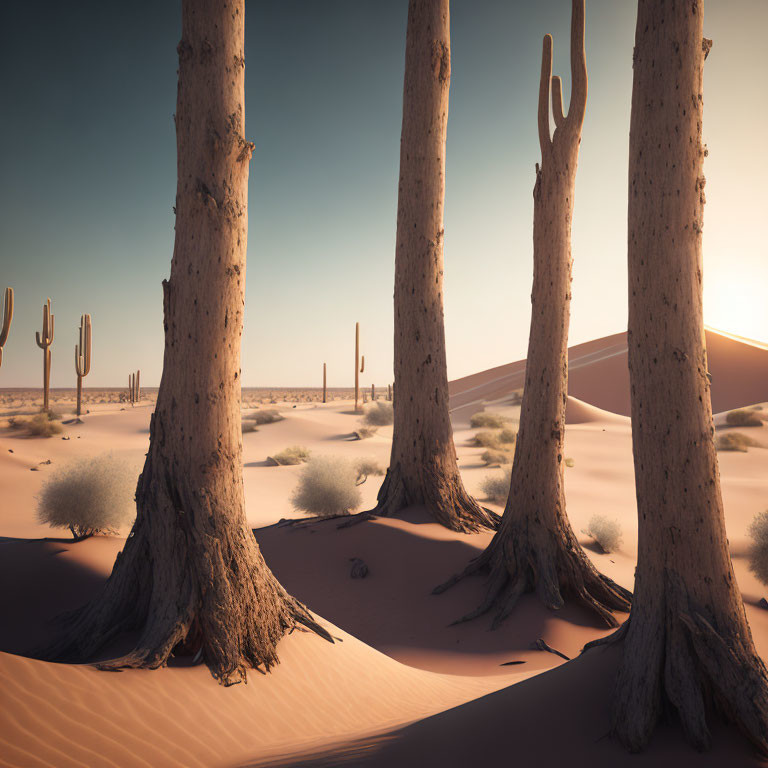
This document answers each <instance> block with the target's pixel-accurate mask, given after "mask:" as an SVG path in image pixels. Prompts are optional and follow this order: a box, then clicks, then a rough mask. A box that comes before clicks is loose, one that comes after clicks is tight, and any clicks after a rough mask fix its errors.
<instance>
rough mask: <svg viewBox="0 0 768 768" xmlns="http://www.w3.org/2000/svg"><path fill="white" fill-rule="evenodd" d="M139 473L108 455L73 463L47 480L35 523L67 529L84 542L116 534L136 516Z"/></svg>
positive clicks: (66, 465)
mask: <svg viewBox="0 0 768 768" xmlns="http://www.w3.org/2000/svg"><path fill="white" fill-rule="evenodd" d="M138 475H139V473H138V470H137V469H135V468H134V467H132V466H131V465H130V464H128V463H127V462H125V461H122V460H120V459H116V458H115V457H114V456H113V455H112V454H111V453H108V454H104V455H102V456H96V457H91V458H84V459H75V460H74V461H71V462H69V463H68V464H65V465H64V466H62V467H61V468H60V469H59V470H58V471H56V472H55V473H54V474H52V475H51V477H50V478H49V479H48V480H46V482H45V483H44V484H43V487H42V489H41V491H40V495H39V496H38V497H37V519H38V521H39V522H41V523H47V524H48V525H52V526H53V527H54V528H69V530H70V531H72V536H73V537H74V538H75V539H76V540H79V539H83V538H86V537H87V536H92V535H93V534H94V533H104V532H109V533H115V532H117V530H118V529H119V528H120V527H121V526H123V525H126V524H128V523H130V522H131V520H132V519H133V517H134V516H135V514H136V504H135V501H134V498H135V494H136V482H137V479H138Z"/></svg>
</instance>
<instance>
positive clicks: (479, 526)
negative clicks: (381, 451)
mask: <svg viewBox="0 0 768 768" xmlns="http://www.w3.org/2000/svg"><path fill="white" fill-rule="evenodd" d="M409 485H413V483H411V484H409V483H408V482H407V481H406V479H405V478H404V476H403V473H402V470H401V469H400V467H399V465H398V466H396V467H395V468H394V469H393V468H392V467H390V468H389V469H388V470H387V474H386V477H385V478H384V482H383V483H382V484H381V488H380V489H379V494H378V497H377V503H376V506H375V507H374V508H373V509H371V510H368V511H367V512H361V513H360V514H359V515H356V516H355V517H359V518H360V519H359V522H364V521H365V520H370V519H372V518H374V517H392V516H393V515H396V514H397V513H398V512H400V511H401V510H403V509H405V508H406V507H410V506H414V505H416V504H423V505H424V506H425V507H426V508H427V510H428V511H429V513H430V514H431V515H432V517H433V518H434V519H435V522H436V523H439V524H440V525H443V526H445V527H446V528H450V530H452V531H458V532H459V533H477V532H478V531H481V530H483V529H484V528H490V529H491V530H494V531H495V530H497V529H498V527H499V524H500V523H501V516H500V515H497V514H496V513H495V512H493V511H492V510H490V509H486V508H485V507H481V506H480V505H479V504H478V503H477V502H476V501H475V500H474V499H473V498H472V497H471V496H470V495H469V494H468V493H467V492H466V490H465V489H464V484H463V483H462V482H461V477H460V476H459V475H458V470H457V471H456V476H454V477H449V476H447V475H446V474H445V473H443V472H441V471H439V470H438V469H436V468H435V467H429V466H425V467H423V468H422V471H421V472H420V474H419V478H418V486H419V487H418V492H417V493H414V492H413V490H410V491H409ZM348 524H349V525H354V524H355V521H353V520H350V521H349V523H348ZM340 527H347V526H346V525H344V526H340Z"/></svg>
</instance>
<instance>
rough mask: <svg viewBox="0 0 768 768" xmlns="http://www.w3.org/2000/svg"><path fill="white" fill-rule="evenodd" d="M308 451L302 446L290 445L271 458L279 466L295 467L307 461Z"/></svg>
mask: <svg viewBox="0 0 768 768" xmlns="http://www.w3.org/2000/svg"><path fill="white" fill-rule="evenodd" d="M309 456H310V451H309V449H308V448H305V447H304V446H303V445H292V446H291V447H290V448H285V449H284V450H282V451H280V453H276V454H275V455H274V456H273V457H272V458H273V459H274V460H275V461H276V462H277V463H278V464H280V465H281V466H286V465H287V466H295V465H296V464H303V463H304V462H306V461H309Z"/></svg>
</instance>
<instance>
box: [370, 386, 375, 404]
mask: <svg viewBox="0 0 768 768" xmlns="http://www.w3.org/2000/svg"><path fill="white" fill-rule="evenodd" d="M375 399H376V385H375V384H371V402H373V401H374V400H375Z"/></svg>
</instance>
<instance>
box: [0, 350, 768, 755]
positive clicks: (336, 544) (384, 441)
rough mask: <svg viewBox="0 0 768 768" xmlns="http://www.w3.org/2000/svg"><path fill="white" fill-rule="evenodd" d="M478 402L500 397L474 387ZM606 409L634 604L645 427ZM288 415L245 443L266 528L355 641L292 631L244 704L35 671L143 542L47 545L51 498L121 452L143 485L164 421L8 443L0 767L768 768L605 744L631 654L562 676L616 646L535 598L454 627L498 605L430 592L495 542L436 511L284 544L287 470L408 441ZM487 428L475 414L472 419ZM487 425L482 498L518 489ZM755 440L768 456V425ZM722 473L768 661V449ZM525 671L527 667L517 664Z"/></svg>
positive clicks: (117, 416)
mask: <svg viewBox="0 0 768 768" xmlns="http://www.w3.org/2000/svg"><path fill="white" fill-rule="evenodd" d="M727 341H728V343H730V342H731V340H727ZM601 350H602V351H601ZM605 351H606V350H605V345H604V344H603V343H602V340H601V342H600V343H599V344H598V343H595V348H593V349H591V350H588V351H587V353H585V355H584V356H582V357H581V358H580V359H581V360H582V361H589V362H587V363H585V365H584V368H586V369H589V368H590V367H592V366H595V365H602V364H603V363H604V362H605V361H606V359H607V360H613V359H619V358H620V357H621V355H614V357H613V358H606V357H605V355H604V352H605ZM614 351H615V350H614ZM611 354H613V352H611ZM596 360H599V361H600V362H595V361H596ZM584 368H582V369H581V370H584ZM481 378H482V375H481ZM598 378H599V377H598ZM473 386H481V387H482V386H485V385H484V384H483V383H482V381H481V382H480V384H479V385H478V384H477V380H476V383H475V384H474V385H473ZM494 386H495V385H494ZM505 386H506V385H505ZM601 386H603V384H602V383H601ZM477 391H478V390H475V394H476V393H477ZM510 391H511V390H509V389H505V388H504V387H502V388H501V389H497V390H494V391H493V394H498V395H499V397H498V398H497V399H496V400H492V401H489V400H488V399H485V400H483V401H482V405H487V407H489V408H490V409H493V410H500V411H502V412H504V413H506V414H507V415H509V416H510V417H511V418H512V419H513V420H514V418H516V417H517V414H518V412H519V408H517V406H515V405H513V404H512V398H511V397H510ZM593 394H594V395H599V394H600V392H599V391H598V392H595V393H591V392H590V393H587V395H588V397H585V398H583V399H582V398H576V397H573V396H572V397H570V398H569V401H568V426H567V429H566V455H567V456H568V457H569V458H571V459H572V462H570V465H569V466H568V467H567V468H566V470H565V472H566V493H567V499H568V513H569V517H570V519H571V522H572V525H573V527H574V530H575V531H576V532H577V534H578V535H579V538H580V540H581V542H582V544H583V545H584V546H585V548H586V550H587V552H588V554H589V556H590V557H591V558H593V560H594V561H595V562H596V563H597V565H598V567H599V568H600V569H601V570H602V571H603V572H605V573H607V574H608V575H610V576H611V577H612V578H614V579H616V580H618V581H620V582H622V583H624V584H626V585H628V586H629V585H631V583H632V579H633V572H634V567H635V551H636V546H637V522H636V519H635V518H636V512H635V502H634V477H633V465H632V447H631V426H630V422H629V419H627V418H625V417H624V416H621V415H616V414H615V413H612V412H609V411H607V410H604V409H602V408H600V407H598V406H596V405H593V403H594V402H595V401H598V400H599V397H596V396H593ZM472 396H473V397H474V395H472ZM762 399H763V400H765V398H762ZM294 404H295V405H297V407H296V408H293V405H294ZM742 404H745V403H742ZM279 409H280V410H281V412H282V413H283V414H284V415H285V419H284V420H282V421H280V422H277V423H274V424H269V425H265V426H262V427H261V428H260V429H259V431H258V432H253V433H247V434H245V435H244V463H245V469H244V475H245V482H246V505H247V515H248V519H249V521H250V523H251V525H252V526H253V527H254V528H255V529H256V530H255V535H256V537H257V539H258V540H259V542H260V544H261V547H262V549H263V551H264V554H265V557H266V559H267V562H268V563H269V565H270V566H271V567H272V568H273V569H274V571H275V572H276V574H277V575H278V577H279V579H280V580H281V581H282V582H283V583H284V584H285V585H286V587H287V588H288V589H289V590H290V591H291V592H293V593H294V594H296V595H297V596H298V597H299V598H300V599H302V600H303V601H305V602H306V603H307V605H309V607H310V608H311V609H312V610H313V611H314V612H315V613H316V614H317V615H318V616H320V617H322V620H324V621H326V622H327V623H328V624H329V625H330V626H333V633H334V634H335V635H336V636H338V637H340V638H343V642H341V643H336V644H334V645H331V644H329V643H326V642H325V641H322V640H320V639H319V638H317V637H315V636H312V635H308V634H306V633H294V634H293V635H291V636H289V637H287V638H285V640H284V641H283V642H282V643H281V645H280V649H279V653H280V658H281V664H280V665H279V667H278V668H276V669H275V671H274V672H272V673H270V674H269V675H268V676H261V675H258V674H257V673H253V674H252V675H251V676H250V678H249V682H248V685H247V686H235V687H234V688H231V689H224V688H222V687H220V686H218V685H217V684H216V682H215V681H214V680H213V679H212V678H211V677H210V675H209V673H208V671H207V670H206V669H205V668H204V667H195V668H188V667H171V668H167V669H163V670H159V671H156V672H145V671H129V672H123V673H121V674H109V673H103V672H97V671H95V670H94V669H92V668H90V667H87V666H72V665H54V664H48V663H45V662H41V661H36V660H33V659H30V658H25V657H24V656H23V654H24V653H27V652H29V650H30V649H31V648H33V647H35V646H37V645H39V644H40V643H41V642H42V641H43V640H44V638H45V637H46V636H47V634H48V633H49V632H50V627H49V625H48V623H47V621H48V619H49V618H50V617H51V616H53V615H55V614H56V613H58V612H59V611H61V610H63V609H66V608H68V607H74V606H76V605H77V604H79V603H81V602H82V601H84V600H86V599H88V598H89V597H90V596H91V595H94V594H96V593H97V591H98V589H99V588H100V586H101V584H103V582H104V579H105V578H106V577H107V575H108V573H109V571H110V568H111V566H112V562H113V561H114V557H115V555H116V553H117V552H118V551H119V549H120V548H121V547H122V543H123V540H122V539H121V538H118V537H95V538H93V539H89V540H87V541H85V542H81V543H78V544H73V543H72V542H71V540H68V538H67V537H66V536H65V535H63V534H62V533H61V532H57V531H53V530H51V529H49V528H48V527H46V526H41V525H39V524H38V523H37V522H36V521H35V516H34V508H35V501H34V497H35V494H36V493H37V491H38V490H39V487H40V484H41V483H42V481H43V479H44V478H45V477H46V476H47V475H48V474H49V473H50V472H51V471H53V470H55V469H56V467H57V466H60V465H61V464H63V463H64V462H65V461H66V460H67V459H68V458H70V457H74V456H88V455H94V454H98V453H102V452H105V451H107V450H113V451H116V452H118V453H119V454H120V455H122V456H124V457H126V458H127V459H129V460H131V461H133V462H135V465H136V467H137V472H138V468H139V467H140V465H141V461H142V459H143V455H144V453H145V452H146V450H147V445H148V437H149V436H148V425H149V416H150V407H149V406H142V407H138V408H132V409H127V410H122V411H121V410H119V406H113V407H112V409H110V408H109V407H106V406H105V407H104V408H103V409H100V410H99V411H98V412H94V413H92V414H89V416H88V417H87V419H86V421H85V423H84V424H82V425H71V426H67V427H66V431H65V434H64V437H69V438H70V439H69V440H61V439H60V438H59V437H55V438H52V439H48V440H45V439H31V438H24V437H21V436H20V435H18V434H17V433H12V432H8V431H0V489H2V503H0V584H2V586H3V589H2V590H0V617H2V621H0V676H1V677H2V679H3V688H2V691H3V705H4V706H3V712H2V715H0V765H5V766H37V765H49V766H51V765H52V766H121V767H122V766H134V765H136V766H139V765H141V766H153V768H154V767H156V766H160V767H164V766H179V765H185V766H187V765H188V766H198V765H199V766H203V765H205V766H234V765H256V764H274V765H297V764H302V763H301V761H305V762H306V764H307V765H339V764H349V765H375V766H385V765H386V766H389V765H398V766H399V765H403V766H408V765H426V766H432V765H440V766H464V765H470V764H477V763H478V762H480V763H485V764H488V765H494V764H499V763H502V762H503V763H506V762H509V761H515V762H516V763H518V764H520V765H526V766H527V765H542V766H549V765H590V766H623V765H624V764H627V765H633V766H634V765H640V766H649V767H650V766H654V767H655V766H665V765H670V766H671V765H672V764H673V763H674V764H679V763H680V762H682V761H686V763H690V764H691V765H695V766H699V765H701V766H715V765H729V766H731V765H736V766H739V765H744V766H755V765H760V764H761V763H759V762H758V761H756V760H754V759H753V758H752V757H751V756H750V754H749V749H748V747H746V746H745V745H744V743H743V742H742V741H741V740H740V738H739V737H738V736H737V735H735V734H733V733H732V732H731V731H729V730H728V729H727V728H724V727H719V726H718V727H717V728H716V730H715V743H714V750H713V752H711V753H709V754H707V755H703V756H699V755H696V754H695V753H693V752H692V751H691V750H690V749H689V748H688V747H687V746H686V745H685V743H684V742H683V740H682V737H681V736H680V734H679V732H678V731H676V730H672V729H665V728H662V729H661V730H660V732H659V734H658V736H657V737H656V738H655V739H654V741H653V743H652V744H651V747H650V749H649V751H648V752H647V753H646V754H644V755H641V756H627V755H626V754H625V753H624V752H623V751H622V750H621V749H620V748H619V747H618V746H617V745H616V744H615V743H613V742H612V741H611V740H610V739H607V738H603V737H604V736H605V733H606V732H607V727H608V726H607V723H608V712H609V706H610V698H609V694H610V690H611V685H612V682H611V681H612V676H613V674H614V670H615V665H616V663H617V659H616V658H615V654H613V655H611V653H607V654H602V653H598V652H595V653H591V654H588V655H586V656H585V657H579V658H576V659H575V660H574V661H571V662H568V663H564V662H563V661H562V659H560V658H559V657H557V656H554V655H552V654H549V653H544V652H541V651H532V650H531V649H530V643H531V642H532V641H533V640H536V639H538V638H539V637H542V638H544V639H545V640H546V641H547V642H548V643H549V644H550V645H552V646H553V647H555V648H558V649H559V650H561V651H563V652H564V653H566V655H568V656H576V655H577V654H578V652H579V650H580V648H581V646H582V645H583V643H584V642H586V641H587V640H589V639H592V638H594V637H598V636H600V635H602V634H604V633H605V632H606V629H605V628H603V627H600V626H598V625H596V624H595V622H594V619H593V618H592V617H591V616H588V615H586V614H584V613H583V612H582V611H580V610H577V609H573V608H566V609H565V610H563V611H561V612H558V613H552V612H549V611H547V610H546V609H543V608H542V607H541V605H540V604H539V603H538V601H537V600H536V599H534V598H532V597H528V598H525V599H524V600H523V601H522V603H521V605H520V606H519V609H518V610H517V612H516V613H515V615H514V616H513V617H512V618H511V619H510V620H509V621H508V622H507V623H506V624H505V625H504V626H503V627H502V628H501V629H500V630H498V631H497V632H489V631H488V624H489V621H488V620H486V619H485V618H481V619H479V620H477V621H474V622H471V623H468V624H463V625H459V626H454V627H449V626H448V624H449V623H450V622H451V621H452V620H453V619H455V618H457V617H458V616H460V615H462V614H463V613H466V612H467V611H469V610H471V609H472V608H474V607H475V606H476V605H477V604H478V603H479V602H480V601H481V600H482V597H483V595H484V591H485V586H486V585H485V584H484V581H483V579H481V578H472V579H468V580H466V581H465V582H462V583H461V584H459V585H457V586H456V587H455V588H454V589H452V590H450V591H449V592H447V593H445V594H443V595H440V596H434V595H432V594H431V589H432V587H433V586H434V585H435V584H437V583H439V582H441V581H443V580H444V579H445V578H447V577H448V576H450V575H451V574H452V573H454V572H455V571H457V570H459V569H461V568H462V567H463V566H464V565H466V563H467V562H468V561H469V559H470V558H471V557H473V556H474V555H475V554H477V553H479V552H480V551H481V550H482V548H483V547H484V546H486V544H487V543H488V541H489V539H490V533H481V534H475V535H462V534H456V533H452V532H450V531H447V530H446V529H443V528H441V527H439V526H437V525H435V524H433V523H431V522H430V521H429V519H428V518H427V517H426V516H425V513H424V511H423V510H419V509H412V510H410V511H409V512H407V513H405V514H403V515H402V516H401V517H400V518H399V519H391V520H376V521H371V522H368V523H364V524H361V525H359V526H355V527H352V528H349V529H345V530H341V531H339V530H337V529H336V528H335V526H334V524H333V523H332V522H327V523H322V524H317V525H309V526H304V525H301V526H290V525H285V524H283V525H278V524H277V523H278V521H279V520H281V519H283V518H301V517H302V516H301V515H299V514H297V513H296V511H295V510H294V509H293V508H292V506H291V503H290V494H291V492H292V489H293V487H294V485H295V482H296V479H297V474H298V472H299V471H300V467H269V466H266V462H265V460H266V457H267V456H269V455H272V454H274V453H276V452H278V451H279V450H281V449H282V448H285V447H287V446H289V445H292V444H301V445H305V446H306V447H308V448H309V449H310V450H311V451H313V452H315V453H333V454H337V455H342V456H346V457H347V458H350V459H353V458H356V457H361V456H368V457H373V458H375V459H376V460H378V461H380V462H381V464H382V465H383V466H385V465H386V463H387V461H388V458H389V449H390V440H391V434H392V430H391V427H384V428H381V429H380V430H379V432H378V434H377V435H376V436H375V437H374V438H371V439H369V440H352V439H350V438H351V433H352V432H353V430H354V429H355V428H356V427H357V425H358V424H359V418H358V417H357V416H355V415H350V414H349V413H348V411H349V410H350V404H349V403H348V402H347V403H343V402H336V403H328V404H326V405H322V404H315V403H301V404H296V403H291V404H280V405H279ZM475 410H479V407H478V405H477V404H476V403H473V401H472V400H471V399H469V400H467V402H466V403H465V411H467V412H470V413H471V412H474V411H475ZM467 420H468V416H466V417H465V418H457V419H456V427H457V430H456V432H455V441H456V446H457V452H458V456H459V463H460V467H461V469H462V474H463V477H464V480H465V483H466V484H467V487H468V488H469V490H470V491H471V492H472V493H475V494H478V495H481V494H480V486H481V483H482V481H483V479H484V478H485V477H486V476H487V475H488V474H492V473H496V472H499V471H500V470H498V469H488V468H487V467H485V466H484V465H483V464H482V462H481V461H480V454H481V453H482V449H480V448H476V447H474V446H472V445H471V441H470V438H471V437H472V435H473V434H474V430H470V429H468V428H467V423H466V422H467ZM726 431H727V430H726ZM750 434H752V435H754V436H755V438H756V439H758V440H759V441H761V442H763V443H764V444H766V445H768V424H766V425H763V426H762V427H753V428H750ZM11 451H12V452H11ZM48 460H50V461H51V462H52V463H51V464H47V463H44V464H41V463H40V462H45V461H48ZM720 467H721V474H722V478H723V491H724V497H725V504H726V517H727V526H728V535H729V540H730V543H731V549H732V553H733V557H734V565H735V569H736V575H737V578H738V581H739V585H740V587H741V589H742V593H743V595H744V598H745V603H746V609H747V612H748V617H749V620H750V623H751V627H752V631H753V634H754V637H755V641H756V643H757V647H758V650H759V652H760V653H761V654H762V655H763V657H764V658H767V657H768V611H766V610H764V609H762V608H760V607H759V606H758V603H759V600H760V598H761V597H763V596H764V595H766V592H768V590H766V588H764V587H762V586H761V585H760V584H759V583H758V582H757V580H756V578H755V577H754V575H753V574H751V573H750V572H749V570H748V568H747V562H746V557H745V555H746V550H747V544H748V538H747V534H746V530H747V527H748V525H749V522H750V521H751V519H752V517H753V516H754V515H755V514H756V513H757V512H759V511H761V510H763V509H765V507H766V498H768V471H767V470H768V449H760V448H755V449H751V450H750V451H749V452H748V453H728V454H726V453H722V454H720ZM33 468H34V469H36V470H37V471H30V470H31V469H33ZM378 485H379V482H378V479H376V478H372V479H371V480H369V481H368V482H367V483H366V484H365V485H363V486H362V491H363V495H364V504H363V506H364V507H367V506H372V505H373V503H374V500H375V496H376V492H377V491H378ZM484 503H487V502H484ZM489 506H492V507H493V508H495V509H497V510H498V511H501V509H500V507H499V506H498V505H492V504H490V503H489ZM596 512H600V513H602V514H606V515H608V516H609V517H612V518H615V519H616V520H618V521H619V523H620V525H621V527H622V530H623V534H624V539H623V543H622V546H621V548H620V550H619V551H617V552H616V553H614V554H611V555H606V554H603V553H602V552H599V551H598V550H597V548H596V547H594V546H593V545H592V543H591V541H590V539H589V537H588V536H586V535H585V534H583V533H581V531H583V530H584V529H586V528H587V527H588V524H589V519H590V517H591V516H592V515H593V514H594V513H596ZM123 533H125V532H123ZM352 557H359V558H362V559H363V560H364V561H365V562H366V564H367V565H368V566H369V569H370V572H369V575H368V577H367V578H365V579H360V580H358V579H351V578H350V558H352ZM509 661H522V662H524V663H523V664H520V665H515V666H502V665H503V664H505V663H506V662H509ZM538 673H543V674H538ZM532 675H533V676H532ZM577 756H578V762H577V761H576V758H577ZM765 764H766V763H763V765H765Z"/></svg>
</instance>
